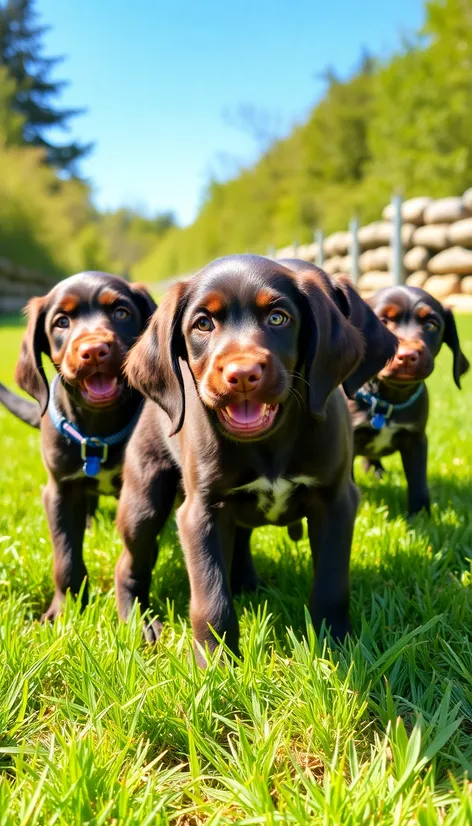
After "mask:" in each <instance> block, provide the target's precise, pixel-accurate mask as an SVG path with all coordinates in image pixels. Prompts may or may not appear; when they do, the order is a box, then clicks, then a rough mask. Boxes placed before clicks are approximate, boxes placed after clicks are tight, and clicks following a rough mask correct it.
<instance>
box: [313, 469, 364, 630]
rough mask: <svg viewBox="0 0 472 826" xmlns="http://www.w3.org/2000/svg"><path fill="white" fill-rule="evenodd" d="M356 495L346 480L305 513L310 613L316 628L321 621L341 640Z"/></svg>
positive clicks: (345, 624)
mask: <svg viewBox="0 0 472 826" xmlns="http://www.w3.org/2000/svg"><path fill="white" fill-rule="evenodd" d="M358 500H359V495H358V492H357V488H356V486H355V485H354V484H353V483H352V482H350V481H349V482H348V483H347V484H346V485H345V486H344V487H343V488H342V490H341V491H339V493H338V495H337V496H336V498H335V499H333V500H331V501H328V502H324V503H319V504H318V506H317V507H315V508H314V509H313V511H312V512H311V513H309V514H308V535H309V537H310V545H311V552H312V556H313V564H314V569H315V580H314V585H313V591H312V596H311V602H310V613H311V617H312V620H313V625H314V627H315V629H316V631H319V629H320V627H321V623H322V622H323V620H325V622H326V626H327V627H328V628H330V629H331V633H332V635H333V637H335V638H337V639H340V640H342V639H344V637H345V636H346V634H348V633H349V632H350V630H351V624H350V621H349V561H350V556H351V544H352V534H353V530H354V520H355V516H356V511H357V504H358Z"/></svg>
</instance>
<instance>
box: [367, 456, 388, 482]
mask: <svg viewBox="0 0 472 826" xmlns="http://www.w3.org/2000/svg"><path fill="white" fill-rule="evenodd" d="M362 470H363V471H364V473H369V471H370V470H373V471H374V476H376V477H377V479H381V478H382V476H383V475H384V471H385V468H384V466H383V465H382V462H381V461H380V459H369V458H368V457H367V456H364V458H363V459H362Z"/></svg>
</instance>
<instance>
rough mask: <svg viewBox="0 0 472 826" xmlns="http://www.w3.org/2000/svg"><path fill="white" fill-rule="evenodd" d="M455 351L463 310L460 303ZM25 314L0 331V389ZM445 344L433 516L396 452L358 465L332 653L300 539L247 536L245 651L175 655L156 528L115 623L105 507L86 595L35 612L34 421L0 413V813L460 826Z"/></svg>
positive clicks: (27, 820)
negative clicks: (377, 466)
mask: <svg viewBox="0 0 472 826" xmlns="http://www.w3.org/2000/svg"><path fill="white" fill-rule="evenodd" d="M459 323H460V331H461V337H462V344H463V349H464V350H465V352H466V353H468V355H469V358H471V356H472V319H470V318H464V317H463V318H461V319H460V320H459ZM21 333H22V330H21V327H19V326H15V325H14V324H12V325H10V326H3V327H2V328H1V329H0V353H1V354H2V358H1V366H0V379H1V380H3V381H4V382H6V383H7V384H10V385H12V384H13V370H14V364H15V360H16V356H17V354H18V349H19V342H20V338H21ZM451 366H452V357H451V353H450V352H449V351H448V350H446V349H444V351H443V352H442V353H441V356H440V358H439V360H438V362H437V366H436V370H435V373H434V375H433V377H432V378H431V379H430V381H429V387H430V389H431V390H432V415H431V418H430V424H429V435H430V462H429V479H430V486H431V493H432V501H433V503H434V505H433V510H432V515H431V518H427V517H425V516H420V517H416V518H415V519H413V520H412V521H411V522H408V521H407V520H406V518H405V504H404V503H405V483H404V478H403V475H402V472H401V466H400V461H399V458H397V457H393V458H391V459H387V460H386V461H385V464H386V466H387V469H388V473H387V474H386V477H385V478H384V479H383V480H382V481H381V482H378V481H377V480H375V479H374V478H372V477H370V476H366V475H363V474H362V473H361V470H360V467H358V468H357V475H358V481H359V484H360V487H361V492H362V502H361V505H360V509H359V515H358V519H357V525H356V532H355V538H354V548H353V562H352V568H351V574H352V619H353V624H354V629H355V635H354V637H353V639H352V640H351V641H349V642H348V643H347V644H346V645H345V646H344V647H342V648H335V647H333V648H331V647H330V646H329V645H328V644H327V642H326V641H318V640H316V638H315V636H314V634H313V631H312V629H311V627H310V625H309V622H307V620H306V615H305V610H304V605H305V604H306V602H307V598H308V594H309V590H310V584H311V579H312V572H311V558H310V552H309V548H308V543H307V541H306V540H304V541H302V542H300V543H299V544H298V545H294V544H293V543H291V542H290V541H289V540H288V537H287V534H286V532H285V531H283V530H278V529H270V528H267V529H264V530H260V531H257V532H255V534H254V539H253V550H254V555H255V559H256V563H257V566H258V569H259V571H260V573H261V575H262V576H263V577H264V579H265V581H266V582H267V588H266V589H264V590H263V591H262V592H261V593H260V594H258V595H257V597H255V598H253V597H245V598H242V599H240V600H239V601H238V602H237V609H238V612H239V615H240V620H241V629H242V645H241V647H242V654H243V657H242V660H241V661H240V662H237V663H230V664H228V665H227V666H226V667H222V666H220V665H219V662H218V659H217V658H215V660H214V661H213V662H212V663H211V664H210V666H209V667H208V669H207V670H206V671H201V670H199V669H198V668H197V667H196V665H195V662H194V660H193V658H192V649H191V634H190V628H189V622H188V609H187V604H188V597H189V590H188V582H187V577H186V573H185V567H184V563H183V558H182V553H181V550H180V547H179V542H178V539H177V536H176V532H175V526H174V524H172V525H170V526H169V527H168V529H167V532H166V535H165V537H164V538H163V542H162V548H161V553H160V556H159V561H158V564H157V567H156V571H155V576H154V582H153V591H152V602H153V608H154V610H155V611H156V612H158V613H159V616H160V617H161V618H162V619H163V620H164V622H165V630H164V634H163V637H162V641H161V642H160V643H159V644H158V646H156V647H155V648H151V647H146V646H145V645H144V644H143V643H142V640H141V632H140V621H139V617H135V618H134V620H133V621H132V622H130V624H129V625H126V626H125V625H122V624H121V625H119V624H118V621H117V617H116V611H115V603H114V594H113V568H114V564H115V560H116V559H117V557H118V555H119V553H120V542H119V538H118V535H117V532H116V529H115V527H114V522H113V519H114V513H115V503H114V502H113V500H109V499H104V500H102V502H101V508H100V513H99V514H98V516H97V518H96V520H95V523H94V525H93V528H92V530H91V531H90V532H89V533H88V534H87V537H86V541H85V556H86V561H87V566H88V569H89V573H90V580H91V586H92V599H91V604H90V606H89V607H88V608H87V609H86V611H85V612H84V613H83V614H81V615H80V614H79V613H78V611H77V610H76V607H75V605H74V604H73V603H69V604H68V605H67V608H66V612H65V615H64V616H63V617H62V618H61V619H60V621H58V622H57V623H56V625H55V626H52V627H51V626H46V627H42V626H41V625H40V624H39V622H38V617H39V615H40V613H41V611H42V610H43V609H44V608H45V606H46V605H47V603H48V600H49V599H50V597H51V592H52V581H51V561H52V560H51V545H50V541H49V537H48V530H47V526H46V520H45V516H44V512H43V508H42V505H41V487H42V485H44V482H45V473H44V470H43V467H42V463H41V457H40V451H39V437H38V433H37V431H34V430H32V429H30V428H28V427H27V426H26V425H23V424H21V423H19V422H17V421H15V420H14V418H13V417H12V416H11V415H10V414H9V413H7V412H6V411H4V410H3V409H2V410H0V432H1V447H0V456H1V459H0V461H1V467H0V503H1V513H0V824H1V826H6V824H12V826H13V824H14V826H26V824H28V825H30V824H31V826H32V824H61V826H73V824H77V826H83V825H84V824H94V826H99V824H114V825H115V824H116V825H118V824H120V826H121V824H136V826H138V825H139V826H145V824H167V823H172V824H179V826H183V824H189V826H197V825H198V824H200V823H207V824H215V826H216V824H225V823H234V822H237V823H247V824H258V823H264V824H265V823H267V824H277V823H280V824H282V823H283V824H291V823H293V824H313V823H314V824H326V825H327V824H333V826H335V824H336V826H348V825H349V826H359V825H360V824H379V825H381V826H383V825H384V824H392V826H393V824H395V826H402V825H403V824H405V826H406V824H419V825H420V826H430V824H436V823H444V824H455V825H456V824H457V826H465V824H470V823H471V822H472V794H471V791H472V784H471V783H469V781H468V777H471V778H472V643H471V632H472V600H471V597H472V526H471V518H470V508H471V503H472V495H471V494H472V490H471V476H470V470H471V467H472V413H471V411H472V378H471V377H465V380H464V383H463V384H464V386H463V390H462V392H461V393H460V392H459V391H458V390H456V388H455V386H454V384H453V381H452V367H451Z"/></svg>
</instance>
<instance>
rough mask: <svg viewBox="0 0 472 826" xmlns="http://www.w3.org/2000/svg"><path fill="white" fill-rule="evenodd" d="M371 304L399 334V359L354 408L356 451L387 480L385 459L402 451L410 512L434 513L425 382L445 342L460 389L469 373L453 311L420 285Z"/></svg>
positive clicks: (388, 292) (386, 292)
mask: <svg viewBox="0 0 472 826" xmlns="http://www.w3.org/2000/svg"><path fill="white" fill-rule="evenodd" d="M369 304H370V305H371V307H372V309H373V310H374V312H375V314H376V315H377V316H378V318H380V320H381V321H382V322H383V323H384V324H385V325H386V326H387V327H388V329H389V330H391V332H392V333H394V334H395V335H396V336H397V338H398V340H399V346H398V350H397V352H396V355H395V356H394V358H393V359H392V360H391V361H390V362H389V363H388V364H387V365H386V366H385V367H384V368H383V369H382V370H381V372H380V373H378V375H377V376H376V377H375V379H373V380H371V381H369V382H368V383H367V384H365V385H364V386H363V387H362V388H361V389H360V390H359V391H358V392H357V393H356V395H355V397H354V399H351V400H350V401H349V402H348V404H349V408H350V412H351V417H352V423H353V427H354V451H355V455H356V456H364V457H365V464H364V466H365V469H366V470H368V469H373V470H374V472H375V473H376V474H377V475H378V476H381V475H382V472H383V467H382V463H381V458H382V457H383V456H389V455H391V454H392V453H395V452H397V451H399V452H400V455H401V459H402V464H403V469H404V471H405V476H406V481H407V486H408V514H409V515H412V514H414V513H418V512H419V511H421V510H423V509H424V510H426V511H429V509H430V496H429V491H428V481H427V461H428V440H427V436H426V424H427V421H428V412H429V401H428V391H427V389H426V384H425V379H427V378H428V376H430V375H431V373H432V372H433V369H434V359H435V358H436V356H437V354H438V353H439V350H440V349H441V346H442V344H446V345H447V346H448V347H449V348H450V349H451V350H452V354H453V376H454V381H455V383H456V385H457V387H458V388H460V386H461V384H460V379H461V376H463V375H464V373H466V372H467V370H468V369H469V362H468V361H467V359H466V357H465V356H464V354H463V352H462V350H461V348H460V343H459V336H458V333H457V328H456V324H455V320H454V316H453V314H452V312H451V310H449V309H446V308H445V307H443V306H442V305H441V304H440V303H439V301H437V300H436V299H435V298H433V296H432V295H430V294H429V293H427V292H425V290H421V289H419V288H417V287H406V286H401V287H388V288H386V289H383V290H380V291H379V292H377V293H376V294H375V295H374V296H372V298H370V299H369Z"/></svg>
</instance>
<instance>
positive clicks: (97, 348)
mask: <svg viewBox="0 0 472 826" xmlns="http://www.w3.org/2000/svg"><path fill="white" fill-rule="evenodd" d="M124 356H125V352H124V350H123V348H122V347H121V345H120V343H119V341H118V340H117V337H116V335H115V334H114V332H113V331H112V330H108V329H106V328H98V329H97V330H94V331H93V332H89V331H87V332H84V333H82V334H79V335H78V336H75V338H73V339H72V341H71V342H70V343H69V344H68V346H67V350H66V353H65V356H64V359H63V361H62V365H61V372H62V375H63V376H64V378H65V380H66V381H67V382H68V383H69V384H72V385H74V386H77V387H78V388H79V391H80V394H81V396H82V398H83V400H84V402H85V403H86V404H88V405H90V406H92V407H96V406H100V407H105V406H109V405H112V404H114V403H115V402H116V401H117V399H118V398H119V397H120V396H121V393H122V391H123V386H124V383H123V378H122V366H123V360H124Z"/></svg>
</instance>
